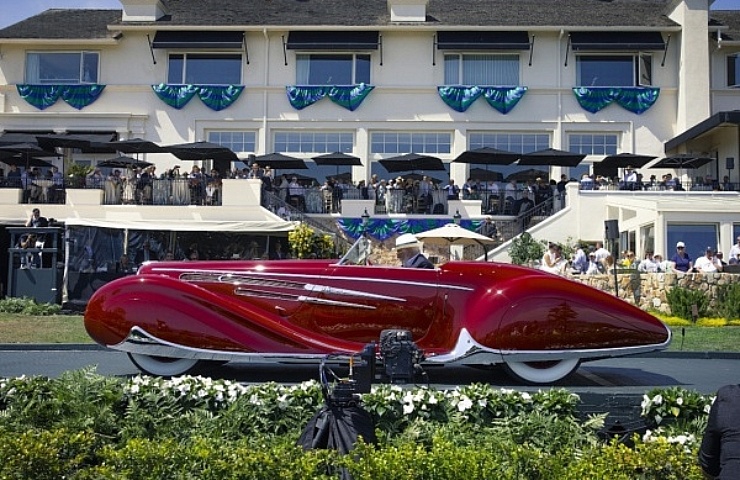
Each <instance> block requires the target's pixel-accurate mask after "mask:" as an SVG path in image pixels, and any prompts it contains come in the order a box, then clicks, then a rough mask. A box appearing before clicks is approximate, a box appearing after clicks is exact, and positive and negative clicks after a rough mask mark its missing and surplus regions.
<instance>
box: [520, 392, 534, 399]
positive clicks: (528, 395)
mask: <svg viewBox="0 0 740 480" xmlns="http://www.w3.org/2000/svg"><path fill="white" fill-rule="evenodd" d="M521 396H522V400H526V401H530V400H532V395H530V394H529V393H527V392H522V395H521Z"/></svg>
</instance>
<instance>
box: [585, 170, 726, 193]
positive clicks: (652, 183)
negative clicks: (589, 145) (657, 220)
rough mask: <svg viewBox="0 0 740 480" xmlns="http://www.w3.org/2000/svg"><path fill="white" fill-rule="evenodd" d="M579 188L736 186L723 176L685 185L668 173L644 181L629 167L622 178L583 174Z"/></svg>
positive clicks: (708, 188) (676, 189)
mask: <svg viewBox="0 0 740 480" xmlns="http://www.w3.org/2000/svg"><path fill="white" fill-rule="evenodd" d="M579 188H580V189H581V190H604V189H608V190H615V189H616V190H637V191H639V190H675V191H681V190H687V189H691V190H713V191H735V190H737V184H734V183H732V182H730V177H729V176H728V175H725V176H724V177H723V178H722V181H719V180H716V179H713V178H712V176H711V175H707V176H705V177H698V178H697V179H696V180H695V181H694V182H690V183H689V184H686V182H681V181H680V180H679V179H678V178H676V177H674V176H673V175H672V174H670V173H666V174H664V175H661V178H660V179H658V177H657V176H656V175H650V177H649V178H647V179H645V178H644V176H643V174H642V173H640V172H639V171H638V170H636V169H635V168H633V167H631V166H629V167H627V168H625V169H624V174H623V176H622V177H621V178H620V177H608V176H604V175H594V174H590V173H584V174H583V175H581V179H580V184H579Z"/></svg>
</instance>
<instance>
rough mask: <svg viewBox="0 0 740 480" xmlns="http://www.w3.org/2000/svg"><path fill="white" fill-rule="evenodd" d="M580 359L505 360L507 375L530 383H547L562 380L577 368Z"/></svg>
mask: <svg viewBox="0 0 740 480" xmlns="http://www.w3.org/2000/svg"><path fill="white" fill-rule="evenodd" d="M580 363H581V360H580V359H578V358H569V359H566V360H553V361H548V362H506V363H505V364H504V365H505V367H506V371H507V373H508V374H509V375H511V376H512V377H514V378H515V379H517V380H519V381H521V382H524V383H527V384H532V385H547V384H551V383H555V382H557V381H558V380H562V379H564V378H565V377H567V376H568V375H570V374H572V373H573V372H575V371H576V370H578V366H579V365H580Z"/></svg>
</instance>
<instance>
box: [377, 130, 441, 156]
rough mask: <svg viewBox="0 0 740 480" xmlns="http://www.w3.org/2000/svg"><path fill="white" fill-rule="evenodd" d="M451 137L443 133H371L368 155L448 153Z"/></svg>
mask: <svg viewBox="0 0 740 480" xmlns="http://www.w3.org/2000/svg"><path fill="white" fill-rule="evenodd" d="M451 149H452V135H451V134H450V133H444V132H429V133H425V132H414V133H411V132H373V133H372V134H371V135H370V153H394V154H396V153H430V154H431V153H437V154H439V153H450V152H451V151H452V150H451Z"/></svg>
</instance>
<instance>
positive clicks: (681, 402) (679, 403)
mask: <svg viewBox="0 0 740 480" xmlns="http://www.w3.org/2000/svg"><path fill="white" fill-rule="evenodd" d="M676 403H677V404H678V405H683V397H678V398H677V399H676Z"/></svg>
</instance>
